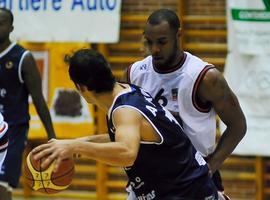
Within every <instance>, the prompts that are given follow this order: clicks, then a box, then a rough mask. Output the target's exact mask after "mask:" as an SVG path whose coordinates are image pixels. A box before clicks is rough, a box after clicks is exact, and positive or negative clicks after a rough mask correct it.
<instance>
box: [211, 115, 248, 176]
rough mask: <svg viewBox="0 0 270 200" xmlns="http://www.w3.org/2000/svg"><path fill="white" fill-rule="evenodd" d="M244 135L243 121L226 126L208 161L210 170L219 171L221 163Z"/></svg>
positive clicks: (244, 124)
mask: <svg viewBox="0 0 270 200" xmlns="http://www.w3.org/2000/svg"><path fill="white" fill-rule="evenodd" d="M245 133H246V122H245V120H244V121H242V122H240V123H237V124H235V126H227V129H226V130H225V131H224V133H223V134H222V136H221V138H220V140H219V142H218V144H217V147H216V149H215V151H214V153H213V154H212V155H210V158H209V160H208V164H209V165H210V167H211V170H212V171H213V172H214V171H216V170H217V169H219V168H220V167H221V165H222V163H223V162H224V161H225V160H226V159H227V158H228V157H229V156H230V155H231V153H232V152H233V150H234V149H235V147H236V146H237V145H238V144H239V142H240V141H241V139H242V138H243V137H244V136H245Z"/></svg>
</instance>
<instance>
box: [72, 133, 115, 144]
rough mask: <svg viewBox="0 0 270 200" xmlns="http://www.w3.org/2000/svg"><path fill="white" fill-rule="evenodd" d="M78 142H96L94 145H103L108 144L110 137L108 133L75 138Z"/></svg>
mask: <svg viewBox="0 0 270 200" xmlns="http://www.w3.org/2000/svg"><path fill="white" fill-rule="evenodd" d="M76 140H78V141H85V142H96V143H105V142H110V137H109V135H108V133H105V134H99V135H90V136H85V137H81V138H77V139H76Z"/></svg>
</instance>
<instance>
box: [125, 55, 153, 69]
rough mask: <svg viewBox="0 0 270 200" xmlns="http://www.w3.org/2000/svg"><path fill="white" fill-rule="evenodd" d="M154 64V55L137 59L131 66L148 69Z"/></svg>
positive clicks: (132, 67)
mask: <svg viewBox="0 0 270 200" xmlns="http://www.w3.org/2000/svg"><path fill="white" fill-rule="evenodd" d="M151 66H152V56H147V57H146V58H144V59H142V60H139V61H136V62H135V63H133V64H132V65H131V66H130V68H131V70H147V69H148V68H149V67H151Z"/></svg>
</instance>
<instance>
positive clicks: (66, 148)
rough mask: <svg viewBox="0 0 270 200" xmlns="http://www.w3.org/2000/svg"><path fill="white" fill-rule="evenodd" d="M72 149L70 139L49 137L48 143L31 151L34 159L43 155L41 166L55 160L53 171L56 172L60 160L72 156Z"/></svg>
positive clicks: (45, 165) (45, 166) (43, 166)
mask: <svg viewBox="0 0 270 200" xmlns="http://www.w3.org/2000/svg"><path fill="white" fill-rule="evenodd" d="M72 149H73V148H72V140H56V139H51V140H50V141H49V142H48V143H46V144H42V145H39V146H37V147H36V148H34V149H33V150H32V153H33V154H34V159H35V160H39V159H41V158H43V157H45V159H44V160H43V161H42V163H41V167H42V168H47V167H48V166H49V165H50V164H51V163H52V162H53V161H54V160H55V164H54V171H55V172H56V171H57V170H58V167H59V165H60V163H61V161H62V160H64V159H66V158H72V155H73V152H72Z"/></svg>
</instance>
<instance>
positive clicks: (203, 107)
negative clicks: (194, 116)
mask: <svg viewBox="0 0 270 200" xmlns="http://www.w3.org/2000/svg"><path fill="white" fill-rule="evenodd" d="M213 68H215V67H214V66H213V65H206V66H205V67H204V69H203V70H202V71H201V72H200V74H199V76H198V78H197V79H196V81H195V84H194V86H193V91H192V103H193V106H194V107H195V108H196V109H197V110H198V111H200V112H204V113H208V112H209V111H210V110H211V103H210V102H207V103H203V102H201V101H200V99H199V98H198V95H197V90H198V87H199V85H200V83H201V81H202V79H203V77H204V75H205V74H206V72H207V71H208V70H209V69H213Z"/></svg>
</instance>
